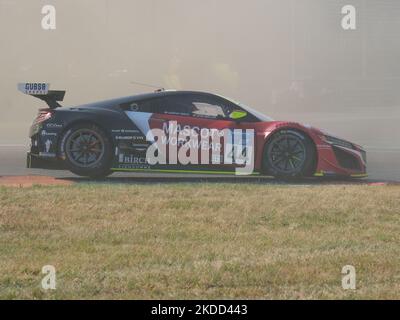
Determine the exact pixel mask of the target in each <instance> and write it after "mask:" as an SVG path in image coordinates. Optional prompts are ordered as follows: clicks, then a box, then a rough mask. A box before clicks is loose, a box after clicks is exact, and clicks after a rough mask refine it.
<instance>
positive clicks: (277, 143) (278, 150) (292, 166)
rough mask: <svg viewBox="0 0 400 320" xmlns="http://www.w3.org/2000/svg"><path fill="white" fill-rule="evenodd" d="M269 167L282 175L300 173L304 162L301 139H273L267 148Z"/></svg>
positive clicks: (293, 137)
mask: <svg viewBox="0 0 400 320" xmlns="http://www.w3.org/2000/svg"><path fill="white" fill-rule="evenodd" d="M267 151H268V160H269V165H270V167H271V168H272V169H273V170H274V171H276V172H278V173H284V174H289V175H290V174H296V173H298V172H300V171H301V170H302V168H303V166H304V162H305V160H306V148H305V146H304V143H303V141H302V139H300V138H299V137H296V136H294V135H283V136H280V137H278V138H276V139H274V140H273V141H272V142H271V143H270V144H269V147H268V150H267Z"/></svg>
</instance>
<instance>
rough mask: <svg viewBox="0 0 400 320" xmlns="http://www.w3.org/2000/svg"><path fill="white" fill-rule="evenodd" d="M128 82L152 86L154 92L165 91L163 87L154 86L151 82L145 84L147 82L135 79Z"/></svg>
mask: <svg viewBox="0 0 400 320" xmlns="http://www.w3.org/2000/svg"><path fill="white" fill-rule="evenodd" d="M130 84H135V85H138V86H142V87H148V88H153V89H156V90H155V92H162V91H165V89H164V88H163V87H160V86H155V85H152V84H147V83H142V82H137V81H131V82H130Z"/></svg>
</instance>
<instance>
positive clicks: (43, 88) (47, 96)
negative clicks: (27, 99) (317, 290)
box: [18, 83, 65, 109]
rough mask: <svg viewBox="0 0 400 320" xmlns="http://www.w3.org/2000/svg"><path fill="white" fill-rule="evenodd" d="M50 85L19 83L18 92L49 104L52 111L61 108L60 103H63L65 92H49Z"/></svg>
mask: <svg viewBox="0 0 400 320" xmlns="http://www.w3.org/2000/svg"><path fill="white" fill-rule="evenodd" d="M49 88H50V84H49V83H19V84H18V90H19V91H21V92H22V93H25V94H28V95H30V96H33V97H35V98H38V99H40V100H43V101H44V102H46V103H47V105H48V106H49V107H50V109H56V108H61V107H62V106H61V105H60V104H59V103H58V101H63V100H64V96H65V91H60V90H49Z"/></svg>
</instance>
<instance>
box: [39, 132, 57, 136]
mask: <svg viewBox="0 0 400 320" xmlns="http://www.w3.org/2000/svg"><path fill="white" fill-rule="evenodd" d="M40 134H41V135H42V136H43V137H57V133H56V132H47V131H46V130H42V132H41V133H40Z"/></svg>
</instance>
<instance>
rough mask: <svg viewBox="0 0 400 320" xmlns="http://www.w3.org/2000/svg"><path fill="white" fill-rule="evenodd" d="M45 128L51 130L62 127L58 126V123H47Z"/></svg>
mask: <svg viewBox="0 0 400 320" xmlns="http://www.w3.org/2000/svg"><path fill="white" fill-rule="evenodd" d="M46 127H47V128H53V129H59V128H62V127H63V125H62V124H58V123H47V124H46Z"/></svg>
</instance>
